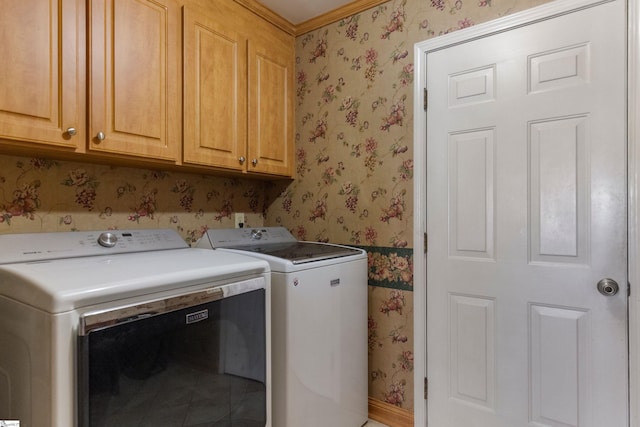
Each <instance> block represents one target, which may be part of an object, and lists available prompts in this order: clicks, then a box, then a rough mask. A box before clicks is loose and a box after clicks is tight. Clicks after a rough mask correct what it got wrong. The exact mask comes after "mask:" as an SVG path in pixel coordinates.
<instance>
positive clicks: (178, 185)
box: [0, 0, 544, 411]
mask: <svg viewBox="0 0 640 427" xmlns="http://www.w3.org/2000/svg"><path fill="white" fill-rule="evenodd" d="M543 2H544V1H543V0H504V1H492V0H473V1H471V0H455V1H453V0H428V1H427V0H425V1H423V0H392V1H389V2H387V3H383V4H382V5H380V6H377V7H374V8H372V9H370V10H367V11H364V12H362V13H359V14H356V15H354V16H351V17H349V18H347V19H343V20H341V21H339V22H336V23H334V24H331V25H328V26H326V27H323V28H320V29H318V30H315V31H312V32H310V33H307V34H304V35H301V36H299V37H298V38H297V46H296V54H297V58H296V60H297V70H296V79H297V85H296V94H295V98H296V99H295V100H296V107H297V108H296V154H297V159H296V170H297V176H296V179H295V180H294V181H293V182H291V183H288V182H274V183H270V182H262V181H259V180H250V179H238V178H221V177H215V176H206V175H197V174H186V173H178V172H162V171H155V170H145V169H134V168H124V167H112V166H108V165H98V164H86V163H76V162H70V161H57V160H51V159H43V158H39V157H33V158H27V157H15V156H9V155H0V233H24V232H43V231H46V232H50V231H72V230H94V229H109V228H120V229H131V228H160V227H161V228H165V227H166V228H175V229H177V230H178V231H179V232H180V233H181V235H182V236H183V237H184V238H185V239H186V240H187V241H188V242H190V243H193V242H195V241H196V240H197V239H198V238H200V236H201V235H202V234H203V232H204V231H205V230H206V229H207V228H229V227H233V225H234V222H233V213H234V212H243V213H245V217H246V223H247V225H248V226H262V225H283V226H286V227H287V228H289V229H290V230H291V231H292V232H293V234H294V235H295V236H296V237H297V238H299V239H301V240H314V241H324V242H333V243H342V244H349V245H354V246H359V247H363V248H365V249H367V251H368V254H369V255H368V257H369V288H368V289H369V313H368V323H369V330H368V342H369V395H370V396H371V397H373V398H375V399H378V400H381V401H384V402H387V403H390V404H393V405H396V406H398V407H399V408H403V409H406V410H407V411H412V410H413V365H414V360H413V292H412V290H413V273H412V272H413V256H414V255H413V251H412V249H411V248H412V246H413V242H412V233H413V226H412V221H413V214H412V212H413V197H412V196H413V183H412V180H413V158H412V152H413V145H412V139H413V135H412V127H413V111H412V105H413V79H414V76H413V64H414V58H413V45H414V43H415V42H418V41H421V40H424V39H427V38H430V37H435V36H438V35H441V34H445V33H448V32H451V31H455V30H458V29H461V28H465V27H468V26H471V25H475V24H477V23H480V22H484V21H488V20H490V19H494V18H497V17H500V16H502V15H505V14H508V13H513V12H516V11H519V10H522V9H525V8H528V7H531V6H535V5H537V4H540V3H543ZM0 143H1V142H0Z"/></svg>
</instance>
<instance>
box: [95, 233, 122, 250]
mask: <svg viewBox="0 0 640 427" xmlns="http://www.w3.org/2000/svg"><path fill="white" fill-rule="evenodd" d="M117 242H118V237H116V235H115V234H114V233H111V232H109V231H106V232H104V233H101V234H100V236H98V243H99V244H100V246H104V247H105V248H112V247H114V246H115V245H116V243H117Z"/></svg>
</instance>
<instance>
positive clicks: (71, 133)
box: [67, 127, 78, 136]
mask: <svg viewBox="0 0 640 427" xmlns="http://www.w3.org/2000/svg"><path fill="white" fill-rule="evenodd" d="M77 133H78V131H77V130H76V128H74V127H71V128H67V134H68V135H69V136H75V135H76V134H77Z"/></svg>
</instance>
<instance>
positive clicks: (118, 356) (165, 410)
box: [0, 230, 271, 427]
mask: <svg viewBox="0 0 640 427" xmlns="http://www.w3.org/2000/svg"><path fill="white" fill-rule="evenodd" d="M270 280H271V279H270V274H269V265H268V263H267V262H265V261H263V260H258V259H256V258H255V257H248V256H245V255H241V254H237V253H228V252H227V253H224V252H214V251H210V250H203V249H192V248H189V247H188V245H187V244H186V243H185V242H184V240H183V239H182V238H181V237H180V236H179V235H178V234H177V233H176V232H175V231H174V230H130V231H106V232H74V233H42V234H35V233H34V234H14V235H10V234H7V235H0V420H19V421H20V425H21V427H73V426H79V427H97V426H100V427H108V426H118V427H121V426H123V425H181V426H182V425H203V424H206V425H236V423H239V424H241V425H243V426H256V427H258V426H260V427H263V426H270V425H271V410H270V407H271V393H270V390H271V384H270V381H271V378H270V376H271V373H270V372H271V370H270V365H271V361H270V285H269V284H270Z"/></svg>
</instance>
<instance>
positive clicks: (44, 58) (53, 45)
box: [0, 0, 85, 148]
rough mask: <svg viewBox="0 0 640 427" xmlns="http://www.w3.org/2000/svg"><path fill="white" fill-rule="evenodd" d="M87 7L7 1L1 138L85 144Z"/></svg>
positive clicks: (0, 39)
mask: <svg viewBox="0 0 640 427" xmlns="http://www.w3.org/2000/svg"><path fill="white" fill-rule="evenodd" d="M84 13H85V10H84V2H83V1H80V0H78V1H71V0H70V1H63V2H59V1H57V0H49V1H46V0H3V1H2V13H0V58H1V59H0V138H7V139H14V140H20V141H30V142H36V143H42V144H52V145H54V146H61V147H70V148H76V147H78V146H82V141H84V129H85V119H84V94H85V91H84V90H83V87H84V85H85V83H84V70H85V65H84V52H85V50H84V40H85V37H84V31H85V26H84ZM72 128H73V129H72ZM74 129H75V136H74Z"/></svg>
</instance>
